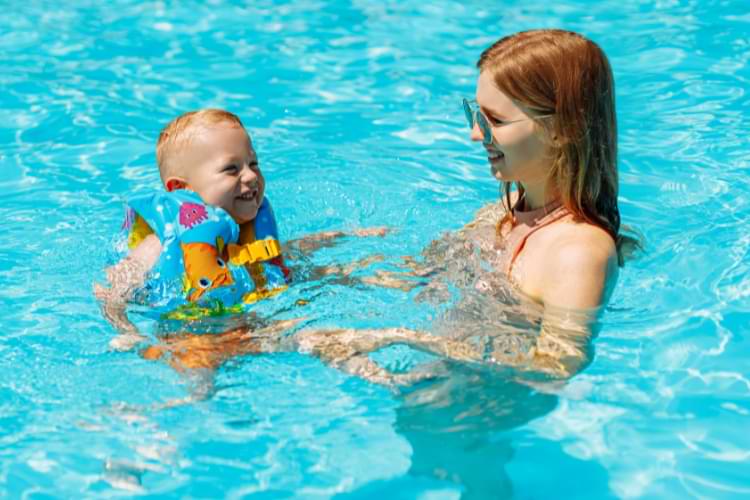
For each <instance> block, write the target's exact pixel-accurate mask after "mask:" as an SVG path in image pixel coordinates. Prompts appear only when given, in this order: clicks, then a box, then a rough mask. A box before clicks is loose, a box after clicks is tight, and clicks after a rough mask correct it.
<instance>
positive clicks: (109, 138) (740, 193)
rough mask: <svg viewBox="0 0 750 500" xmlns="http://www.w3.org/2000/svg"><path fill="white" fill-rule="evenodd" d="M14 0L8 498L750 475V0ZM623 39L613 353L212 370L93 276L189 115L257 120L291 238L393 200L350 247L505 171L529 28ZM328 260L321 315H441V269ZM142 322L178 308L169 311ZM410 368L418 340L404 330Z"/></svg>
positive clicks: (3, 223) (465, 197) (526, 487)
mask: <svg viewBox="0 0 750 500" xmlns="http://www.w3.org/2000/svg"><path fill="white" fill-rule="evenodd" d="M74 3H75V6H70V7H65V5H64V4H60V3H54V2H46V1H37V0H30V1H27V2H10V3H9V4H7V5H6V6H5V8H4V12H3V16H2V17H1V18H0V68H2V69H1V70H0V88H1V89H2V91H1V92H0V99H1V101H0V102H1V104H2V105H1V106H0V145H1V146H0V147H1V148H2V149H0V227H1V228H2V231H0V304H2V307H3V309H2V312H3V315H2V317H3V322H2V330H0V359H2V361H1V362H0V496H7V497H26V498H42V497H45V498H47V497H58V498H74V497H80V496H84V497H122V496H129V495H134V494H135V495H146V496H171V497H192V498H209V497H219V496H227V497H231V498H238V497H245V496H253V495H257V496H258V497H262V498H286V497H300V498H326V497H332V496H340V497H342V498H369V497H372V498H380V497H386V496H387V497H391V498H417V497H421V498H457V497H459V496H460V495H462V494H463V495H465V496H466V497H476V498H492V497H501V498H508V497H512V498H548V497H553V496H554V497H560V496H562V497H577V498H597V499H599V498H612V497H622V498H633V497H637V498H685V497H697V498H740V497H746V496H748V495H750V479H748V478H750V466H748V462H749V461H750V437H748V433H747V431H746V429H747V428H748V422H750V368H748V366H749V365H748V361H747V360H748V355H750V340H748V336H749V335H750V327H749V326H748V320H749V319H750V258H749V255H748V253H749V252H750V236H749V234H750V233H749V232H748V229H747V223H748V221H750V187H749V186H750V184H749V183H748V180H747V179H748V174H749V173H750V161H749V160H748V146H747V137H748V136H750V122H749V121H748V120H747V116H748V115H750V97H749V96H748V88H749V87H748V80H750V66H749V59H750V8H749V7H748V5H747V3H746V2H745V1H744V0H705V1H698V0H664V1H658V2H652V1H633V2H621V1H613V0H607V1H603V2H593V1H592V2H585V1H573V0H563V1H559V2H540V3H536V2H534V3H533V5H529V2H527V1H524V0H508V1H504V2H502V3H501V2H487V1H483V2H479V1H464V2H458V1H449V0H434V1H430V2H424V1H414V0H399V1H391V0H386V1H378V2H374V1H373V2H370V1H366V0H352V1H350V2H346V1H335V2H319V1H315V0H298V1H294V2H280V1H279V2H271V1H267V0H261V1H257V2H249V3H250V4H251V5H250V6H241V2H226V3H225V2H220V1H212V2H179V3H177V2H175V3H174V5H173V3H172V2H136V1H129V0H116V1H114V2H110V3H109V4H108V5H107V6H106V7H105V3H102V2H94V1H86V0H81V1H77V2H74ZM537 27H562V28H566V29H572V30H576V31H580V32H582V33H584V34H586V35H588V36H589V37H591V38H592V39H594V40H595V41H597V42H598V43H599V44H600V45H601V46H602V47H603V48H604V49H605V51H606V52H607V53H608V55H609V56H610V59H611V62H612V65H613V68H614V72H615V76H616V80H617V99H618V112H619V124H620V145H621V149H620V156H621V162H620V172H621V201H620V206H621V210H622V213H623V219H624V221H625V222H626V223H627V224H629V225H631V226H634V227H636V228H638V229H639V230H640V231H641V232H642V233H643V234H644V236H645V239H646V242H647V245H646V251H645V252H644V254H643V255H642V256H641V257H640V258H638V259H637V260H635V261H633V262H631V263H630V264H629V265H628V266H627V267H626V268H625V269H623V271H622V272H621V275H620V282H619V285H618V288H617V290H616V292H615V294H614V297H613V298H612V301H611V303H610V305H609V307H608V308H607V310H606V312H605V314H604V317H603V328H602V332H601V334H600V335H599V337H598V339H597V340H596V341H595V348H596V353H595V357H594V360H593V362H592V364H591V365H590V366H589V367H588V368H587V369H586V370H585V371H583V372H582V373H580V374H578V375H577V376H575V377H574V378H573V379H572V380H570V381H569V382H568V383H567V384H564V385H559V386H552V387H546V388H545V389H544V390H539V389H532V388H530V387H528V386H525V385H520V384H517V383H514V382H513V381H512V378H511V377H509V376H507V374H504V373H500V372H498V371H497V370H481V369H477V368H470V367H462V366H455V365H452V366H450V369H449V373H448V374H447V375H446V376H444V377H443V378H442V379H440V380H438V381H435V382H433V383H426V384H423V385H419V386H417V387H415V388H412V389H410V390H406V391H401V392H394V391H391V390H389V389H386V388H383V387H380V386H376V385H372V384H369V383H366V382H364V381H362V380H360V379H357V378H353V377H350V376H347V375H344V374H342V373H340V372H338V371H336V370H333V369H331V368H328V367H326V366H325V365H324V364H322V363H321V362H320V361H318V360H317V359H315V358H312V357H309V356H305V355H302V354H296V353H289V354H274V355H264V356H251V357H244V358H239V359H234V360H231V361H230V362H228V363H227V364H226V365H225V366H224V367H222V368H221V369H220V370H219V371H218V372H217V373H216V375H215V384H216V387H215V390H216V392H215V393H214V394H213V395H212V396H211V397H210V398H209V399H207V400H205V401H201V402H197V403H193V404H190V405H186V406H180V407H177V408H172V409H159V405H160V404H163V403H164V402H166V401H169V400H171V399H174V398H181V397H185V396H186V395H188V394H191V393H192V391H195V390H196V386H199V385H200V384H201V383H202V382H201V381H200V380H196V378H195V377H190V376H185V375H181V374H178V373H176V372H175V371H173V370H172V369H171V368H169V367H168V366H166V365H165V364H163V363H155V362H149V361H145V360H143V359H141V358H140V357H139V356H138V355H137V354H135V353H122V352H114V351H112V350H111V349H110V348H109V342H110V340H111V339H112V338H113V336H114V332H113V330H112V328H111V327H110V326H109V325H108V324H107V323H106V322H105V321H104V320H103V319H102V317H101V315H100V313H99V309H98V306H97V303H96V302H95V300H94V299H93V297H92V294H91V287H92V283H93V282H95V281H98V280H101V278H102V273H101V269H102V268H103V267H104V266H105V265H106V264H107V262H108V259H109V251H108V247H109V244H110V241H111V235H112V234H113V232H115V231H116V230H117V229H118V228H119V224H120V222H121V217H122V202H123V201H124V199H125V198H126V197H127V196H128V195H130V194H132V193H135V192H146V191H148V190H150V189H154V188H157V187H158V186H159V180H158V175H157V173H156V170H155V167H154V164H155V158H154V154H153V150H154V142H155V139H156V137H157V134H158V132H159V130H160V128H161V127H162V126H163V125H164V124H165V123H166V122H167V121H169V120H170V119H171V118H173V117H174V116H176V115H178V114H179V113H181V112H183V111H186V110H189V109H194V108H199V107H207V106H215V107H225V108H227V109H230V110H232V111H234V112H236V113H237V114H239V115H240V116H241V118H242V119H243V121H244V122H245V124H246V126H247V127H248V129H249V130H250V131H251V133H252V135H253V138H254V141H255V145H256V149H257V151H258V154H259V156H260V161H261V166H262V168H263V170H264V172H265V175H266V178H267V180H268V196H269V197H270V199H271V200H272V201H273V203H274V207H275V211H276V214H277V216H278V217H279V219H280V225H281V233H282V237H283V238H284V239H288V238H294V237H299V236H302V235H304V234H306V233H310V232H314V231H320V230H326V229H336V228H340V229H353V228H357V227H367V226H379V225H388V226H392V227H395V228H397V229H398V231H397V232H395V233H393V234H391V235H389V236H387V237H386V238H384V239H382V240H352V241H349V242H347V243H346V244H344V245H342V246H339V247H337V248H335V249H331V250H328V251H326V252H324V253H323V254H321V255H320V256H319V257H318V259H319V261H320V262H321V263H326V262H348V261H351V260H353V259H357V258H361V257H365V256H368V255H371V254H372V253H375V252H379V253H383V254H385V255H386V256H389V257H391V258H394V259H395V258H396V257H398V256H400V255H405V254H412V255H414V254H418V253H419V251H420V250H421V249H422V248H423V247H424V246H425V245H427V244H428V243H429V242H430V241H432V240H433V239H435V238H437V237H439V236H440V234H441V233H442V232H444V231H447V230H452V229H456V228H458V227H460V226H461V225H462V224H463V223H465V222H467V221H468V220H470V219H471V217H472V215H473V214H474V212H475V211H476V209H478V208H479V207H480V206H482V205H483V204H485V203H487V202H489V201H492V200H493V199H495V198H496V196H497V185H496V183H495V182H494V181H493V180H492V179H491V178H490V176H489V173H488V167H487V165H486V160H485V159H484V158H483V155H482V154H481V149H480V148H478V147H477V146H476V145H475V144H472V143H470V141H469V139H468V134H467V130H466V126H465V124H464V118H463V114H462V111H461V108H460V99H461V97H462V96H466V95H471V94H472V93H473V90H474V83H475V78H476V73H475V70H474V67H473V65H474V62H475V60H476V58H477V57H478V55H479V53H480V52H481V50H482V49H483V48H484V47H485V46H487V45H488V44H489V43H491V42H492V41H494V40H495V39H496V38H498V37H499V36H500V35H503V34H508V33H511V32H514V31H518V30H522V29H529V28H537ZM318 285H319V286H317V287H312V286H299V287H297V288H293V289H292V290H291V291H290V292H289V293H288V294H286V295H285V296H282V297H280V298H279V299H278V301H275V302H273V303H271V304H270V305H265V306H264V307H265V308H266V310H264V311H263V312H264V313H267V314H275V313H276V312H277V311H273V310H272V309H273V308H277V309H278V310H281V309H283V308H284V307H285V306H289V305H290V304H292V303H294V301H295V300H296V299H297V298H300V297H302V298H306V299H309V302H310V304H308V305H307V306H304V307H303V308H301V309H299V310H295V311H293V313H294V314H303V315H305V316H306V317H308V318H310V320H311V321H313V322H314V323H316V324H320V325H339V326H360V327H362V326H399V325H401V326H412V327H417V326H419V327H424V326H425V325H428V324H429V322H430V320H431V319H432V318H433V317H435V316H436V315H438V314H439V311H436V310H433V308H434V305H431V304H429V303H421V302H420V303H415V301H414V300H413V299H414V295H413V294H412V295H409V294H404V293H402V292H395V291H392V290H391V291H387V290H377V289H372V288H368V287H362V286H353V287H352V286H344V285H341V284H336V283H320V284H318ZM140 321H141V326H143V328H144V329H148V328H149V326H150V325H149V324H148V321H147V320H146V319H142V320H140ZM380 355H381V356H382V357H383V358H384V362H387V363H391V365H392V366H395V367H396V368H399V367H408V366H411V365H412V364H413V363H414V362H415V361H414V360H415V356H416V355H415V354H414V353H412V352H410V351H409V350H408V349H405V348H391V349H390V350H388V351H387V352H384V353H381V354H380Z"/></svg>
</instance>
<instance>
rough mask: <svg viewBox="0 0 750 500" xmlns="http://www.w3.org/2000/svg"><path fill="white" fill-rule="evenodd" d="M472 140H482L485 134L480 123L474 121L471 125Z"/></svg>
mask: <svg viewBox="0 0 750 500" xmlns="http://www.w3.org/2000/svg"><path fill="white" fill-rule="evenodd" d="M470 137H471V140H472V141H482V140H484V136H483V135H482V131H481V130H479V125H478V124H477V123H476V122H474V125H473V126H472V127H471V134H470Z"/></svg>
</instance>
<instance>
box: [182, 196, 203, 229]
mask: <svg viewBox="0 0 750 500" xmlns="http://www.w3.org/2000/svg"><path fill="white" fill-rule="evenodd" d="M206 219H208V212H206V207H205V206H203V205H200V204H198V203H190V202H189V201H186V202H185V203H183V204H182V205H180V218H179V220H180V225H181V226H182V227H186V228H188V229H192V227H193V226H195V225H197V224H200V223H201V222H203V221H204V220H206Z"/></svg>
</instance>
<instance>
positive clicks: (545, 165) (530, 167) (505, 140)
mask: <svg viewBox="0 0 750 500" xmlns="http://www.w3.org/2000/svg"><path fill="white" fill-rule="evenodd" d="M476 100H477V104H478V105H479V109H480V110H481V112H482V113H483V114H484V116H485V117H486V118H487V121H488V122H489V124H490V126H491V127H492V136H493V141H492V144H490V145H484V147H485V149H486V150H487V158H488V160H489V162H490V169H491V172H492V175H493V176H494V177H495V178H496V179H497V180H499V181H506V182H520V183H522V184H524V185H527V184H535V183H543V182H546V180H547V174H548V172H549V167H550V163H549V155H548V151H547V149H548V147H547V145H546V142H545V141H544V134H545V132H544V130H542V129H541V128H539V127H537V126H536V125H535V123H534V121H533V120H531V119H529V116H528V115H527V114H526V113H524V111H523V110H522V109H521V108H519V107H518V106H517V105H516V104H515V103H514V102H513V101H512V100H511V99H510V98H509V97H508V96H506V95H505V94H504V93H502V92H501V91H500V90H499V89H498V88H497V87H496V86H495V82H494V80H493V76H492V74H490V73H489V72H487V71H483V72H482V73H480V74H479V81H478V82H477V97H476ZM515 120H521V121H515ZM507 122H514V123H507ZM471 139H472V140H473V141H478V142H482V132H481V131H480V130H479V127H478V125H477V124H476V123H475V124H474V128H472V130H471Z"/></svg>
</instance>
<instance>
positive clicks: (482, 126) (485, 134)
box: [477, 113, 492, 146]
mask: <svg viewBox="0 0 750 500" xmlns="http://www.w3.org/2000/svg"><path fill="white" fill-rule="evenodd" d="M477 125H479V130H480V132H482V142H483V143H484V144H485V145H487V146H489V145H490V144H492V127H490V124H489V123H487V119H486V118H485V117H484V115H483V114H482V113H477Z"/></svg>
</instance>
